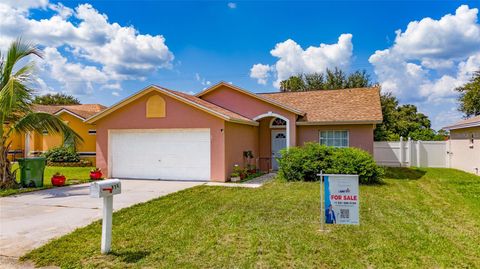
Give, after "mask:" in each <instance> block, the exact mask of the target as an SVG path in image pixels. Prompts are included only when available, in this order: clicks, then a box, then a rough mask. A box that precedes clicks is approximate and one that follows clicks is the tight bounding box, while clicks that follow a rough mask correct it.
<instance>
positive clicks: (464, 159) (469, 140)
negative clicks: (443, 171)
mask: <svg viewBox="0 0 480 269" xmlns="http://www.w3.org/2000/svg"><path fill="white" fill-rule="evenodd" d="M443 129H445V130H449V131H450V140H449V141H448V144H447V153H448V159H447V162H449V166H448V167H451V168H456V169H460V170H463V171H466V172H470V173H474V174H476V175H479V174H480V171H479V170H480V116H476V117H472V118H469V119H466V120H462V121H459V122H457V123H455V124H454V125H451V126H447V127H444V128H443Z"/></svg>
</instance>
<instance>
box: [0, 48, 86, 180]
mask: <svg viewBox="0 0 480 269" xmlns="http://www.w3.org/2000/svg"><path fill="white" fill-rule="evenodd" d="M28 56H38V57H40V58H41V57H42V54H41V52H40V50H38V49H37V48H36V47H35V46H33V45H32V44H29V43H25V42H23V41H22V40H21V39H17V40H16V41H14V42H12V44H11V45H10V48H9V49H8V51H7V53H6V55H3V54H2V53H1V52H0V121H1V123H2V128H0V180H1V181H0V188H7V187H14V186H16V184H17V183H16V181H15V171H12V168H11V163H10V161H9V160H8V158H7V156H8V151H9V148H10V144H11V142H9V141H11V139H10V138H11V137H12V135H13V134H14V133H17V134H20V133H28V132H42V131H48V132H49V133H50V132H51V133H57V134H63V136H64V138H65V139H69V140H73V141H74V142H75V143H79V142H80V141H82V138H81V137H80V136H79V135H78V134H77V133H75V132H74V131H73V130H72V129H71V128H70V127H68V126H67V125H66V124H65V123H63V122H62V120H60V119H59V118H57V117H55V116H53V115H51V114H48V113H42V112H34V111H33V109H32V100H33V97H34V96H33V94H34V91H33V89H32V88H31V86H30V85H32V82H33V81H32V80H33V77H32V73H33V71H34V68H35V64H34V62H29V63H26V64H24V65H23V66H17V65H18V64H19V62H20V61H21V60H22V59H24V60H25V58H26V57H28Z"/></svg>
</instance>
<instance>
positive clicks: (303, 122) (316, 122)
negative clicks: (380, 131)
mask: <svg viewBox="0 0 480 269" xmlns="http://www.w3.org/2000/svg"><path fill="white" fill-rule="evenodd" d="M379 123H382V121H381V120H351V121H298V122H297V123H296V124H297V125H300V126H301V125H305V126H308V125H359V124H379Z"/></svg>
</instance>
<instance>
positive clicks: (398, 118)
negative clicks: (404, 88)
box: [374, 93, 445, 141]
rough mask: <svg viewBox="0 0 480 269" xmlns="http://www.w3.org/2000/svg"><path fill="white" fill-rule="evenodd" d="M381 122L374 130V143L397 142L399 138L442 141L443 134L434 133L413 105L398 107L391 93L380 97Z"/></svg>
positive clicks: (425, 118)
mask: <svg viewBox="0 0 480 269" xmlns="http://www.w3.org/2000/svg"><path fill="white" fill-rule="evenodd" d="M380 102H381V104H382V113H383V122H382V123H381V124H378V125H377V127H376V128H375V132H374V139H375V141H397V140H399V139H400V137H401V136H403V137H405V138H407V137H411V138H412V139H413V140H444V138H445V133H444V132H438V133H437V132H435V130H433V129H432V128H431V122H430V120H429V119H428V116H426V115H425V114H423V113H420V112H418V111H417V107H416V106H415V105H411V104H406V105H401V106H399V105H398V100H397V98H396V97H395V96H394V95H393V94H392V93H384V94H382V95H381V96H380Z"/></svg>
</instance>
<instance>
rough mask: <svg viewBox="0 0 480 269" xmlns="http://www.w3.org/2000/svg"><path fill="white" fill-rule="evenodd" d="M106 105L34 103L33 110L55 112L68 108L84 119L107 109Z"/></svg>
mask: <svg viewBox="0 0 480 269" xmlns="http://www.w3.org/2000/svg"><path fill="white" fill-rule="evenodd" d="M106 108H107V107H106V106H103V105H100V104H84V105H68V106H47V105H33V110H34V111H36V112H45V113H49V114H55V113H57V112H59V111H60V110H62V109H66V110H68V111H70V112H72V113H74V114H76V115H78V116H80V117H81V118H83V119H86V118H88V117H90V116H93V115H94V114H96V113H98V112H100V111H102V110H104V109H106Z"/></svg>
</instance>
